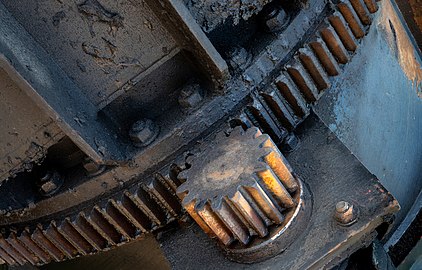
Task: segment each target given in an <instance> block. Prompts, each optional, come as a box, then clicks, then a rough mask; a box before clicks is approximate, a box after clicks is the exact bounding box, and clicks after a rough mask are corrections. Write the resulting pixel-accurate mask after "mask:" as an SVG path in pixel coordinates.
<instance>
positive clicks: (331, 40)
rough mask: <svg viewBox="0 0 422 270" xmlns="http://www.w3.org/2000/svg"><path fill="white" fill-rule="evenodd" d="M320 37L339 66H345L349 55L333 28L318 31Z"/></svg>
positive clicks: (328, 27)
mask: <svg viewBox="0 0 422 270" xmlns="http://www.w3.org/2000/svg"><path fill="white" fill-rule="evenodd" d="M320 35H321V37H322V39H323V40H324V41H325V43H326V44H327V47H328V49H329V50H330V51H331V53H332V54H333V55H334V57H335V58H336V60H337V62H339V63H340V64H347V62H349V55H348V53H347V50H346V48H345V47H344V45H343V43H342V42H341V40H340V38H339V37H338V35H337V33H336V31H335V30H334V28H333V27H332V26H327V27H326V28H323V29H321V30H320Z"/></svg>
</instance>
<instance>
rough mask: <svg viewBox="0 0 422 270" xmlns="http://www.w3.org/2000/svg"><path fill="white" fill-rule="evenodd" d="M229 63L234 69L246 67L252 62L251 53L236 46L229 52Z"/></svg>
mask: <svg viewBox="0 0 422 270" xmlns="http://www.w3.org/2000/svg"><path fill="white" fill-rule="evenodd" d="M229 57H230V60H229V63H230V65H231V67H232V68H234V69H241V70H244V69H246V68H247V67H248V66H249V65H250V64H251V63H252V54H250V53H248V51H247V50H246V49H245V48H243V47H236V48H235V49H233V50H232V51H231V52H230V56H229Z"/></svg>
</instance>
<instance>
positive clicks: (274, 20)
mask: <svg viewBox="0 0 422 270" xmlns="http://www.w3.org/2000/svg"><path fill="white" fill-rule="evenodd" d="M270 15H272V16H271V17H270V18H269V19H267V20H266V21H265V25H266V26H267V28H268V30H269V31H270V32H279V31H281V30H283V29H284V28H285V27H286V26H287V24H288V23H289V16H288V15H287V13H286V11H284V9H282V8H279V9H278V10H276V11H273V12H272V13H271V14H270Z"/></svg>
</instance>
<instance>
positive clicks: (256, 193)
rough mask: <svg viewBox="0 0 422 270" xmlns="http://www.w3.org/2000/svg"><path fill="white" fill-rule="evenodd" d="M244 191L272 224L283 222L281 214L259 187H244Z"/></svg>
mask: <svg viewBox="0 0 422 270" xmlns="http://www.w3.org/2000/svg"><path fill="white" fill-rule="evenodd" d="M244 188H245V190H246V191H248V193H249V194H250V195H251V197H252V198H253V199H254V201H255V203H256V204H257V205H258V206H259V208H260V209H261V210H262V212H264V214H265V215H266V216H267V217H268V218H269V219H270V220H271V221H272V222H274V223H276V224H281V223H283V221H284V216H283V214H282V213H281V212H280V211H279V209H278V207H277V206H276V205H275V204H274V202H273V201H272V200H271V198H270V197H269V195H268V194H267V192H265V190H264V189H263V187H261V185H259V184H258V183H255V184H254V185H253V186H250V187H244Z"/></svg>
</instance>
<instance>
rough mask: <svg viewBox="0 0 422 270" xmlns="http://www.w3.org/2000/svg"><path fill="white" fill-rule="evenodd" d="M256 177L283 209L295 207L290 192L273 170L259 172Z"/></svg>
mask: <svg viewBox="0 0 422 270" xmlns="http://www.w3.org/2000/svg"><path fill="white" fill-rule="evenodd" d="M256 175H257V177H258V178H259V180H260V181H262V183H263V184H264V185H265V186H266V188H267V189H268V190H269V191H270V192H271V193H272V195H273V196H274V197H275V198H276V199H277V201H278V202H279V203H280V204H281V205H282V206H283V207H285V208H292V207H294V206H295V202H294V201H293V199H292V197H291V196H290V194H289V192H288V191H287V190H286V188H285V187H284V186H283V185H282V184H281V182H280V180H278V178H277V176H276V175H275V174H274V172H273V171H272V170H269V169H267V170H263V171H260V172H257V173H256Z"/></svg>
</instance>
